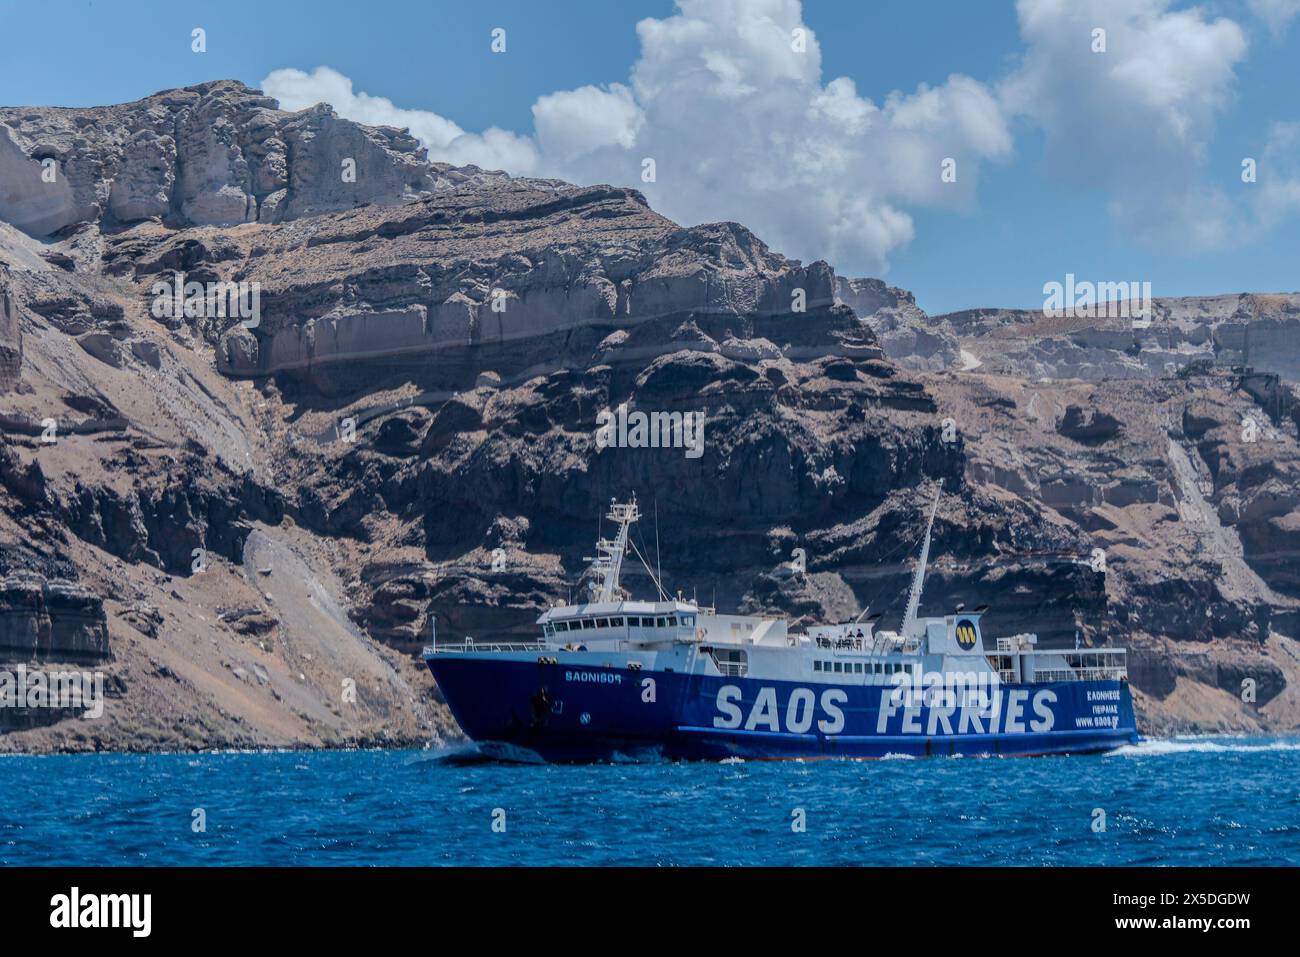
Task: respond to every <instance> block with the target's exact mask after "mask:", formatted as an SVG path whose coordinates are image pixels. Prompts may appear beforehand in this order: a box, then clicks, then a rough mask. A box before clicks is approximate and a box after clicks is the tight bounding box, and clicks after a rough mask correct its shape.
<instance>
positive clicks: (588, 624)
mask: <svg viewBox="0 0 1300 957" xmlns="http://www.w3.org/2000/svg"><path fill="white" fill-rule="evenodd" d="M582 627H583V628H595V627H596V622H595V621H593V620H592V619H590V618H584V619H582Z"/></svg>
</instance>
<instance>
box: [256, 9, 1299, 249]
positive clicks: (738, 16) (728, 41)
mask: <svg viewBox="0 0 1300 957" xmlns="http://www.w3.org/2000/svg"><path fill="white" fill-rule="evenodd" d="M1251 6H1252V9H1253V10H1254V11H1255V13H1256V14H1257V15H1258V16H1260V17H1261V18H1263V19H1264V20H1265V21H1266V22H1268V23H1270V25H1274V24H1277V25H1280V27H1281V28H1284V27H1285V25H1286V24H1287V23H1288V22H1289V21H1290V20H1291V19H1292V18H1293V17H1294V16H1295V15H1296V14H1297V12H1300V0H1251ZM1017 14H1018V18H1019V23H1020V32H1021V36H1022V39H1023V40H1024V44H1025V46H1024V52H1023V55H1022V57H1021V59H1020V60H1019V62H1018V63H1017V64H1016V65H1015V67H1014V68H1013V69H1011V71H1010V72H1009V73H1008V74H1007V75H1005V76H1004V77H1002V78H1001V79H1000V81H998V82H997V83H996V85H994V86H990V85H987V84H986V83H983V82H980V81H979V80H976V79H972V78H970V77H968V76H962V75H952V76H949V77H948V78H947V79H945V80H943V81H942V82H939V83H937V84H921V85H920V86H919V87H918V88H917V89H916V90H914V91H912V92H904V91H895V92H892V93H889V94H888V95H887V96H885V97H884V98H883V99H882V100H881V101H879V102H876V101H873V100H872V99H870V98H868V97H865V96H863V95H862V94H860V93H859V92H858V90H857V87H856V86H855V84H854V82H853V80H852V79H849V78H847V77H838V78H831V79H828V80H824V79H823V75H822V62H821V50H820V46H819V44H818V42H817V37H816V35H815V33H814V32H813V31H812V30H811V29H810V28H808V26H807V25H806V24H804V23H803V21H802V6H801V3H800V2H799V0H678V4H677V12H676V13H675V14H674V15H672V16H668V17H665V18H662V19H653V18H651V19H645V20H642V21H641V22H640V23H638V24H637V28H636V29H637V36H638V39H639V40H640V48H641V49H640V55H639V57H638V59H637V61H636V62H635V63H634V64H633V65H632V67H631V69H630V71H629V74H628V77H627V78H626V82H623V83H617V82H616V83H610V84H609V85H607V86H601V87H598V86H583V87H580V88H578V89H575V90H565V91H558V92H554V93H549V94H546V95H544V96H541V97H539V98H538V99H537V100H536V102H535V103H534V104H533V125H534V129H533V131H532V133H531V135H521V134H518V133H514V132H510V131H507V130H501V129H496V128H490V129H488V130H486V131H484V132H482V133H475V132H468V131H466V130H464V129H462V128H461V127H460V126H459V125H457V124H456V123H455V122H453V121H452V120H450V119H447V118H445V117H442V116H439V115H438V114H436V113H431V112H428V111H424V110H409V109H402V108H399V107H397V106H395V105H394V104H393V103H392V102H391V101H390V100H388V99H385V98H383V97H378V96H371V95H368V94H366V93H357V92H354V90H353V86H352V82H351V80H349V79H348V78H347V77H345V76H343V75H342V74H340V73H338V72H336V71H334V70H331V69H329V68H328V67H319V68H317V69H316V70H313V71H312V72H311V73H310V74H308V73H304V72H302V71H300V70H292V69H289V70H277V71H275V72H274V73H272V74H271V75H270V76H268V77H267V78H266V80H265V81H264V82H263V86H264V88H265V89H266V90H267V92H268V93H270V94H271V95H273V96H276V97H277V98H279V99H280V101H281V104H282V105H283V106H284V108H286V109H301V108H303V107H305V106H309V105H311V104H313V103H315V102H317V101H325V102H328V103H330V104H331V105H332V106H333V107H334V108H335V109H336V110H337V111H338V112H339V113H340V114H341V115H343V116H346V117H349V118H351V119H355V120H358V121H360V122H365V123H372V124H387V125H392V126H406V127H409V128H410V129H411V132H412V133H413V134H414V135H415V136H416V137H418V138H419V139H420V140H421V142H423V143H424V144H425V146H427V147H428V149H429V154H430V156H431V158H433V159H436V160H443V161H447V162H452V163H457V164H466V163H474V164H476V165H479V166H483V167H486V168H493V169H505V170H506V171H508V172H510V173H514V174H517V175H543V176H555V177H559V178H562V179H566V180H569V181H571V182H576V183H583V184H591V183H601V182H607V183H613V184H616V185H631V186H635V187H637V188H639V189H641V190H642V191H643V192H644V193H645V194H646V195H647V198H648V199H649V200H650V202H651V204H652V205H653V206H654V207H655V208H656V209H657V210H659V211H660V212H662V213H664V214H665V215H667V216H669V217H671V218H673V219H675V220H677V221H678V222H681V223H684V224H687V225H691V224H695V223H700V222H709V221H716V220H737V221H739V222H743V223H744V224H745V225H747V226H749V227H751V228H752V229H753V230H754V231H755V232H756V233H757V234H758V235H759V236H760V237H761V238H762V239H763V240H764V241H766V242H767V243H769V244H770V245H771V246H772V247H773V248H775V249H777V250H779V251H781V252H783V253H785V254H787V255H789V256H793V257H796V258H800V259H803V260H805V261H810V260H813V259H823V258H824V259H827V260H829V261H830V262H831V263H832V264H833V265H834V266H835V267H836V268H837V269H838V270H840V271H841V272H843V273H846V274H864V273H870V274H877V275H879V274H882V273H884V272H885V271H886V269H887V266H888V260H889V257H890V255H891V253H893V252H895V251H896V250H898V249H899V248H900V247H902V246H904V245H905V244H907V243H908V242H910V241H911V240H912V238H913V236H914V234H915V225H914V221H913V218H912V214H913V213H914V212H915V211H916V210H918V209H924V208H941V209H956V210H969V209H971V208H973V206H974V203H975V197H976V186H977V184H978V181H979V178H980V172H981V170H982V168H983V167H984V165H985V164H986V163H987V162H989V161H1000V160H1003V159H1006V158H1008V157H1009V156H1010V155H1011V153H1012V149H1013V141H1012V135H1011V130H1010V127H1011V124H1012V122H1013V121H1017V120H1020V121H1028V122H1029V123H1032V124H1033V125H1035V126H1037V127H1038V128H1040V129H1041V130H1042V131H1043V133H1044V144H1045V147H1044V148H1045V152H1044V164H1045V168H1046V172H1047V174H1048V175H1049V176H1050V177H1053V178H1057V179H1059V180H1062V181H1064V182H1065V183H1066V184H1067V185H1068V186H1069V187H1071V188H1083V189H1091V190H1095V191H1096V193H1097V196H1098V204H1099V206H1102V207H1104V212H1105V213H1106V214H1108V215H1109V216H1110V217H1111V218H1112V220H1113V221H1114V222H1115V223H1116V225H1117V227H1118V228H1119V229H1120V231H1121V232H1122V234H1123V235H1124V236H1126V237H1132V238H1134V239H1136V240H1139V241H1145V242H1147V243H1149V244H1154V245H1157V246H1160V247H1162V248H1181V249H1193V250H1205V249H1214V248H1217V247H1222V246H1224V245H1225V244H1228V243H1231V242H1233V241H1234V240H1235V239H1238V238H1240V236H1241V235H1242V233H1243V231H1245V230H1247V229H1248V228H1249V227H1251V226H1253V225H1256V224H1266V223H1268V222H1276V221H1277V218H1278V217H1277V215H1276V214H1274V213H1270V212H1268V211H1267V209H1266V207H1264V206H1262V205H1261V201H1262V200H1264V199H1265V198H1266V197H1267V198H1269V199H1270V200H1271V201H1272V202H1274V203H1275V204H1277V207H1278V208H1279V209H1281V210H1291V209H1293V207H1294V205H1295V204H1294V194H1293V192H1292V190H1293V189H1295V187H1296V184H1297V183H1298V182H1300V178H1297V177H1296V176H1295V175H1293V173H1294V171H1292V170H1289V167H1287V166H1286V159H1285V157H1283V156H1282V155H1281V154H1282V151H1283V147H1284V145H1285V144H1286V143H1288V142H1289V143H1291V144H1292V145H1293V146H1294V143H1295V138H1296V136H1297V135H1300V134H1296V133H1294V132H1291V133H1288V132H1287V130H1288V129H1290V128H1289V127H1285V126H1283V127H1278V128H1275V130H1274V132H1273V139H1272V140H1271V143H1272V144H1273V145H1272V147H1271V149H1272V153H1271V154H1269V155H1266V156H1265V159H1266V160H1268V161H1269V162H1270V163H1271V166H1272V171H1273V175H1274V179H1273V180H1272V181H1271V185H1268V186H1267V188H1265V179H1264V176H1265V168H1264V167H1261V179H1260V187H1261V188H1260V189H1258V190H1256V191H1255V192H1254V193H1253V194H1248V197H1249V198H1247V199H1245V200H1242V199H1241V198H1240V196H1239V194H1238V193H1237V192H1236V189H1235V187H1236V185H1237V184H1236V183H1235V181H1234V180H1233V177H1232V176H1230V175H1227V176H1212V175H1210V174H1209V172H1208V171H1207V162H1208V156H1209V147H1210V144H1211V142H1212V140H1213V137H1214V133H1215V127H1216V124H1217V122H1218V119H1219V117H1220V116H1221V115H1222V113H1223V112H1224V111H1225V110H1226V109H1228V108H1229V107H1230V106H1231V104H1232V102H1233V98H1234V96H1235V84H1236V73H1235V71H1236V68H1237V66H1238V64H1239V63H1240V62H1241V61H1242V60H1243V59H1244V58H1245V56H1246V53H1247V46H1248V44H1247V40H1246V35H1245V32H1244V31H1243V29H1242V28H1241V26H1240V25H1238V24H1237V23H1236V22H1235V21H1233V20H1231V19H1227V18H1225V17H1217V18H1216V17H1212V16H1211V15H1210V14H1208V13H1207V12H1206V11H1205V10H1204V9H1202V8H1200V7H1189V8H1185V9H1174V8H1173V0H1018V2H1017ZM1098 28H1100V29H1104V30H1105V31H1106V51H1105V52H1104V53H1096V52H1093V49H1092V45H1093V31H1094V30H1095V29H1098ZM796 39H798V40H801V41H802V42H803V46H802V49H801V50H797V49H795V47H796V46H798V44H797V43H796V42H795V40H796ZM1288 137H1291V138H1290V139H1288ZM1269 156H1271V157H1272V159H1269ZM647 157H649V158H653V159H654V160H655V166H656V174H657V179H656V181H655V182H650V183H645V182H642V181H641V173H642V161H643V160H644V159H645V158H647ZM948 158H951V159H952V160H954V161H955V162H956V172H957V180H956V182H955V183H949V182H944V181H943V180H942V179H941V176H940V172H941V168H942V164H943V163H944V161H945V160H946V159H948ZM1283 169H1286V170H1287V171H1286V172H1279V170H1283Z"/></svg>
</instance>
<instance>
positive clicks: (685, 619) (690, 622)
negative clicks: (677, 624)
mask: <svg viewBox="0 0 1300 957" xmlns="http://www.w3.org/2000/svg"><path fill="white" fill-rule="evenodd" d="M682 624H683V625H684V626H686V627H687V628H692V627H694V625H695V616H694V615H682Z"/></svg>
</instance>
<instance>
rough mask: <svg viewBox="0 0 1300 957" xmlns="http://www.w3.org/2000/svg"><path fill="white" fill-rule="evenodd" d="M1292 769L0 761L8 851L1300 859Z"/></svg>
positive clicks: (1132, 759)
mask: <svg viewBox="0 0 1300 957" xmlns="http://www.w3.org/2000/svg"><path fill="white" fill-rule="evenodd" d="M1297 781H1300V740H1297V739H1289V738H1288V739H1279V738H1192V739H1173V740H1168V741H1150V742H1145V743H1143V744H1140V745H1136V746H1133V747H1126V748H1123V749H1121V750H1119V751H1117V752H1115V753H1112V754H1109V755H1101V756H1090V757H1070V758H1007V759H1000V758H984V759H975V758H964V759H954V758H927V759H916V760H907V759H900V760H889V759H886V760H882V761H867V762H847V761H819V762H810V763H798V762H794V763H788V762H778V763H768V762H750V763H722V764H704V763H692V764H672V763H662V764H614V765H596V766H541V765H538V766H530V765H510V764H500V763H494V762H488V761H483V760H479V759H477V758H476V756H475V754H474V752H472V751H471V750H456V751H445V752H435V751H346V752H344V751H332V752H331V751H326V752H273V753H213V754H202V755H193V754H162V755H129V754H100V755H76V756H72V755H69V756H62V755H56V756H44V757H26V756H21V757H5V758H0V795H3V797H0V860H2V861H3V863H5V864H25V865H103V864H141V865H235V864H243V865H317V864H319V865H342V864H350V865H394V864H407V865H516V864H524V865H549V864H570V865H595V864H600V865H650V866H670V865H755V864H763V865H855V864H860V865H903V866H906V865H959V864H986V865H1000V864H1016V865H1043V866H1048V865H1064V864H1079V865H1121V864H1128V865H1165V864H1169V865H1175V864H1181V865H1213V864H1218V865H1229V864H1231V865H1278V864H1300V788H1298V786H1297V783H1296V782H1297ZM200 811H201V813H199V812H200ZM200 821H201V822H202V824H203V825H204V827H203V828H202V829H197V825H198V823H199V822H200ZM800 825H802V827H800ZM1103 825H1104V829H1102V826H1103Z"/></svg>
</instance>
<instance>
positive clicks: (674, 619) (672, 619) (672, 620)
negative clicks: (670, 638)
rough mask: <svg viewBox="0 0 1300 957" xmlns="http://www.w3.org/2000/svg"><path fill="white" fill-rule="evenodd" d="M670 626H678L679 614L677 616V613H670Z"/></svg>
mask: <svg viewBox="0 0 1300 957" xmlns="http://www.w3.org/2000/svg"><path fill="white" fill-rule="evenodd" d="M668 627H669V628H676V627H677V616H676V615H669V616H668Z"/></svg>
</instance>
